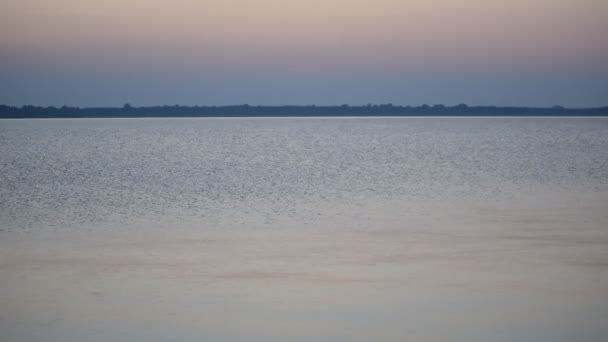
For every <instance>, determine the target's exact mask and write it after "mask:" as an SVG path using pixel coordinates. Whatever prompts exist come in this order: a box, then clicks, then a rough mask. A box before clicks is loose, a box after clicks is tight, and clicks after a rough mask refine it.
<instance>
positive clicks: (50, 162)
mask: <svg viewBox="0 0 608 342" xmlns="http://www.w3.org/2000/svg"><path fill="white" fill-rule="evenodd" d="M607 133H608V121H607V120H604V119H568V118H549V119H547V118H542V119H541V118H486V119H484V118H438V119H437V118H406V119H399V118H388V119H361V118H357V119H134V120H132V119H99V120H46V121H36V120H29V121H28V120H15V121H6V120H5V121H2V122H1V123H0V142H1V143H0V155H1V156H2V158H1V159H0V173H1V174H2V178H1V179H0V202H1V203H2V206H1V207H0V217H1V218H2V223H3V225H4V226H5V229H18V228H24V227H36V226H42V227H43V229H44V227H47V226H48V225H53V226H56V227H65V226H72V225H74V224H78V225H82V224H99V223H106V222H109V221H110V220H121V219H132V218H134V217H137V218H149V219H153V220H156V219H159V218H161V217H167V216H169V215H172V214H173V215H177V216H179V217H183V216H194V217H207V218H217V215H221V213H222V211H223V210H224V209H226V208H235V207H239V208H249V209H250V210H252V211H256V212H257V213H260V214H263V215H265V216H267V217H269V218H271V219H272V218H275V217H276V216H280V215H290V210H293V209H295V208H297V207H298V206H300V205H303V206H304V207H306V206H307V204H312V205H314V204H318V203H320V202H323V201H340V202H347V203H354V202H357V201H358V200H361V199H364V200H369V199H370V198H383V199H386V198H402V197H408V198H413V199H420V198H433V197H438V196H446V195H450V196H465V197H470V196H478V197H479V196H482V197H483V196H495V195H497V194H500V193H501V192H502V193H505V192H509V191H512V190H515V191H517V187H521V188H528V187H530V186H532V187H533V186H537V185H548V186H560V187H562V186H563V187H567V186H575V187H584V188H588V189H602V190H605V189H606V188H607V185H608V167H607V164H606V163H607V161H608V148H607V147H608V134H607Z"/></svg>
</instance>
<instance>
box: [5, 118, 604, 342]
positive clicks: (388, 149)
mask: <svg viewBox="0 0 608 342" xmlns="http://www.w3.org/2000/svg"><path fill="white" fill-rule="evenodd" d="M0 175H1V177H0V308H2V309H1V310H0V340H1V341H7V342H8V341H45V342H47V341H68V342H69V341H84V340H86V341H134V340H146V341H173V340H179V341H201V340H204V341H268V340H286V341H547V342H549V341H551V342H554V341H564V342H566V341H568V342H569V341H606V340H608V119H606V118H563V117H562V118H551V117H544V118H535V117H527V118H512V117H511V118H507V117H492V118H467V117H461V118H455V117H452V118H447V117H443V118H442V117H433V118H414V117H409V118H230V119H227V118H226V119H222V118H214V119H212V118H207V119H203V118H198V119H185V118H183V119H74V120H70V119H56V120H1V121H0Z"/></svg>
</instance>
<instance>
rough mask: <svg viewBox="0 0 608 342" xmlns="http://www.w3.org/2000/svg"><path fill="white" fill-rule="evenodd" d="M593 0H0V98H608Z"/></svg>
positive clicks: (47, 101)
mask: <svg viewBox="0 0 608 342" xmlns="http://www.w3.org/2000/svg"><path fill="white" fill-rule="evenodd" d="M606 18H608V1H606V0H576V1H575V0H509V1H505V0H0V103H3V104H8V105H23V104H33V105H42V106H50V105H52V106H61V105H71V106H120V105H123V104H124V103H130V104H132V105H135V106H147V105H161V104H183V105H195V104H197V105H227V104H255V105H281V104H303V105H304V104H317V105H326V104H351V105H357V104H367V103H376V104H381V103H393V104H401V105H421V104H431V105H432V104H439V103H442V104H446V105H452V104H459V103H466V104H469V105H515V106H552V105H564V106H569V107H591V106H604V105H608V19H606Z"/></svg>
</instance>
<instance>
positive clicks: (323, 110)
mask: <svg viewBox="0 0 608 342" xmlns="http://www.w3.org/2000/svg"><path fill="white" fill-rule="evenodd" d="M433 116H437V117H446V116H447V117H461V116H473V117H475V116H478V117H488V116H507V117H526V116H540V117H543V116H557V117H564V116H570V117H585V116H591V117H601V116H608V106H607V107H595V108H564V107H560V106H554V107H495V106H467V105H457V106H443V105H435V106H428V105H423V106H417V107H412V106H394V105H391V104H386V105H366V106H349V105H341V106H313V105H311V106H251V105H236V106H179V105H176V106H151V107H132V106H130V105H128V104H127V105H125V106H123V107H105V108H104V107H96V108H79V107H67V106H63V107H37V106H22V107H13V106H5V105H0V119H76V118H214V117H217V118H222V117H275V118H276V117H433Z"/></svg>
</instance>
